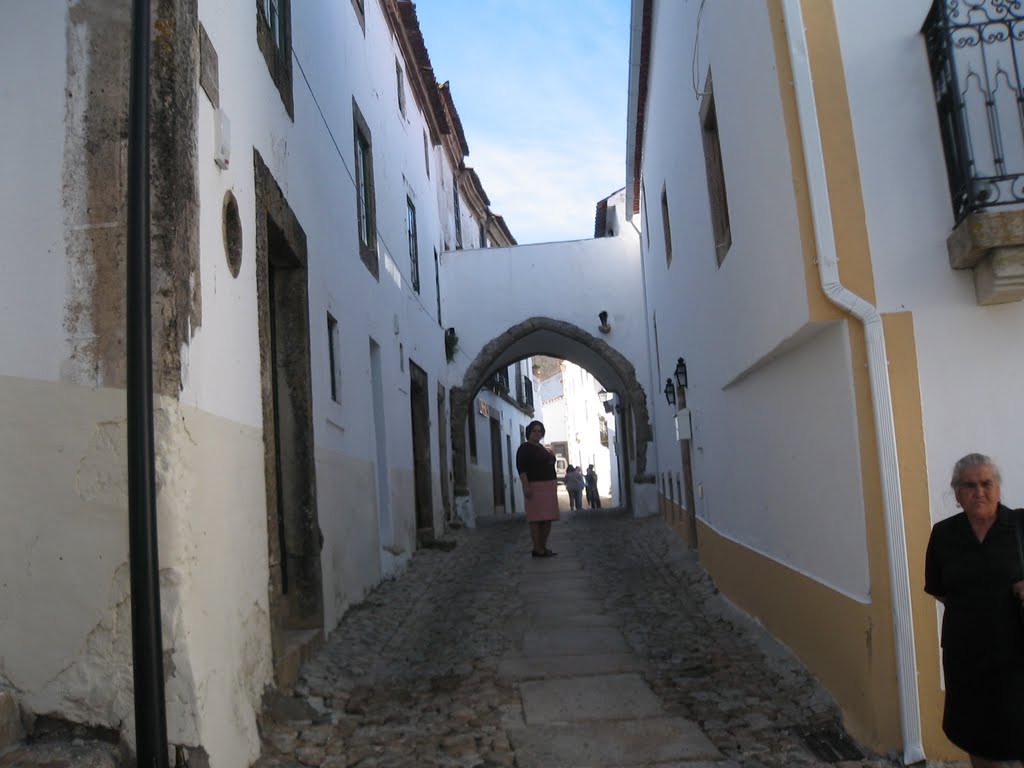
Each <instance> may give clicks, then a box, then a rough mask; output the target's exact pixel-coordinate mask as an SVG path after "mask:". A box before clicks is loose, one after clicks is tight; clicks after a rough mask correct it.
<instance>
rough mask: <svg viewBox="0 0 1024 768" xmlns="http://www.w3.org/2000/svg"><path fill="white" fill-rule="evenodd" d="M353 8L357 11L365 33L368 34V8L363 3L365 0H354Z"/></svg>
mask: <svg viewBox="0 0 1024 768" xmlns="http://www.w3.org/2000/svg"><path fill="white" fill-rule="evenodd" d="M352 8H353V9H354V10H355V12H356V19H358V20H359V26H360V27H362V28H363V34H364V35H365V34H366V9H365V7H364V5H363V0H352Z"/></svg>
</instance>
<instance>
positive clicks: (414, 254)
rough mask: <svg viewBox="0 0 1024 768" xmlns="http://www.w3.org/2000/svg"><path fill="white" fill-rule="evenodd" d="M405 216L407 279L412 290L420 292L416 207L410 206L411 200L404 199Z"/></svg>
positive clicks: (408, 198) (409, 198)
mask: <svg viewBox="0 0 1024 768" xmlns="http://www.w3.org/2000/svg"><path fill="white" fill-rule="evenodd" d="M405 204H406V216H405V229H406V232H407V234H408V235H409V279H410V280H411V281H412V289H413V290H414V291H416V293H419V292H420V254H419V245H418V244H417V242H416V206H415V205H413V204H412V198H411V197H406V198H405Z"/></svg>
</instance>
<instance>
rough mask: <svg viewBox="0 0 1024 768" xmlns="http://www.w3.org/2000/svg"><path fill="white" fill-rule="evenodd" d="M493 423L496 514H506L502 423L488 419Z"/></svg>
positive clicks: (493, 476) (492, 447) (492, 462)
mask: <svg viewBox="0 0 1024 768" xmlns="http://www.w3.org/2000/svg"><path fill="white" fill-rule="evenodd" d="M488 421H490V423H491V477H492V478H493V483H494V514H495V515H504V514H505V465H504V462H503V461H502V459H501V423H500V422H499V421H498V420H497V419H495V418H491V419H488Z"/></svg>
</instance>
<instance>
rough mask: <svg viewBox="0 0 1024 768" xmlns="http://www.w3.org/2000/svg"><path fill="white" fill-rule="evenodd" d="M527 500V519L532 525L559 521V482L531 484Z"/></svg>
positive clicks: (540, 481)
mask: <svg viewBox="0 0 1024 768" xmlns="http://www.w3.org/2000/svg"><path fill="white" fill-rule="evenodd" d="M530 490H531V494H530V498H528V499H526V500H525V501H526V519H527V520H528V521H529V522H531V523H540V522H543V521H545V520H557V519H558V481H557V480H539V481H534V482H532V483H530Z"/></svg>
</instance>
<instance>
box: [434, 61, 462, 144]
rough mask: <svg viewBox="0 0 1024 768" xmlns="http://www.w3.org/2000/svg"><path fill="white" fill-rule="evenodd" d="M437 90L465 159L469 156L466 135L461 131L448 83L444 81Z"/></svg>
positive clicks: (460, 123) (460, 122)
mask: <svg viewBox="0 0 1024 768" xmlns="http://www.w3.org/2000/svg"><path fill="white" fill-rule="evenodd" d="M437 90H438V92H439V93H440V94H441V98H442V99H443V100H444V103H445V105H446V106H447V107H448V118H449V121H450V122H451V125H452V127H453V128H454V129H455V135H456V136H457V137H458V138H459V146H460V147H461V148H462V156H463V157H465V156H466V155H468V154H469V144H467V143H466V134H465V132H464V131H463V130H462V121H461V120H460V119H459V112H458V110H456V109H455V101H454V99H452V89H451V87H450V85H449V83H448V81H447V80H445V81H444V82H443V83H441V85H439V86H438V87H437Z"/></svg>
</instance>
